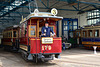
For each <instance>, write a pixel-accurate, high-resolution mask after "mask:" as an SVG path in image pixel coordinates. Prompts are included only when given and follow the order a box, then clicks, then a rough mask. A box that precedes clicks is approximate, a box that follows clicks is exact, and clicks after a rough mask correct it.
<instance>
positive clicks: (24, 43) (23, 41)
mask: <svg viewBox="0 0 100 67" xmlns="http://www.w3.org/2000/svg"><path fill="white" fill-rule="evenodd" d="M20 44H22V45H28V39H27V37H22V38H20Z"/></svg>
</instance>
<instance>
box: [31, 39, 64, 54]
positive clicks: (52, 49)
mask: <svg viewBox="0 0 100 67" xmlns="http://www.w3.org/2000/svg"><path fill="white" fill-rule="evenodd" d="M40 45H41V46H40ZM30 46H31V47H30V53H31V54H36V53H43V54H60V53H61V50H62V48H61V38H53V43H52V44H42V43H41V41H40V39H39V38H38V39H35V38H31V39H30Z"/></svg>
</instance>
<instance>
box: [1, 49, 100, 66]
mask: <svg viewBox="0 0 100 67" xmlns="http://www.w3.org/2000/svg"><path fill="white" fill-rule="evenodd" d="M97 52H98V54H96V55H95V54H93V51H92V50H85V49H83V48H82V49H81V48H73V49H70V50H65V51H62V53H61V58H60V59H55V60H52V61H49V62H47V63H37V64H36V63H33V62H32V61H30V62H26V61H25V60H23V59H22V57H21V55H20V54H19V53H13V52H7V51H3V50H2V49H1V50H0V67H100V51H97Z"/></svg>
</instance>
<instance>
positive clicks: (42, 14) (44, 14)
mask: <svg viewBox="0 0 100 67" xmlns="http://www.w3.org/2000/svg"><path fill="white" fill-rule="evenodd" d="M30 18H55V19H63V17H59V16H53V15H52V14H51V13H49V12H39V13H37V14H35V13H31V14H29V15H28V16H27V17H25V18H24V19H22V21H21V22H20V23H23V22H25V21H27V20H28V19H30Z"/></svg>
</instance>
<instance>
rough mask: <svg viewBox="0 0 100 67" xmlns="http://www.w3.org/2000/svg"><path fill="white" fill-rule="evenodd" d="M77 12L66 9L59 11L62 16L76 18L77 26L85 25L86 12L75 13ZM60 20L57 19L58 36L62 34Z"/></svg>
mask: <svg viewBox="0 0 100 67" xmlns="http://www.w3.org/2000/svg"><path fill="white" fill-rule="evenodd" d="M77 13H78V12H76V11H66V12H64V11H63V12H62V11H60V14H59V15H60V16H63V17H64V18H73V19H75V18H78V26H81V27H83V26H85V25H87V18H86V16H87V12H86V13H83V14H77ZM61 32H62V21H59V36H62V33H61Z"/></svg>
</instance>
